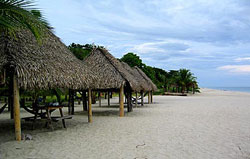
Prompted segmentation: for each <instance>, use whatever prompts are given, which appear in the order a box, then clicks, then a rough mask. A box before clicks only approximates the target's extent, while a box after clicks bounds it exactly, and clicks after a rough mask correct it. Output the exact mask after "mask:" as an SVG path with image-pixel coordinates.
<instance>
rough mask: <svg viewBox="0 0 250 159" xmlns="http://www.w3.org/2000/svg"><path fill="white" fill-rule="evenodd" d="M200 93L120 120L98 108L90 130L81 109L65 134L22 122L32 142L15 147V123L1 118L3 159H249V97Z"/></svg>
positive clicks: (161, 101) (166, 99)
mask: <svg viewBox="0 0 250 159" xmlns="http://www.w3.org/2000/svg"><path fill="white" fill-rule="evenodd" d="M202 92H203V93H201V94H199V95H195V96H188V97H173V96H156V97H154V102H155V103H154V104H151V105H148V104H146V105H145V106H144V107H138V108H135V109H134V111H133V112H132V113H126V114H125V117H124V118H120V117H118V114H119V109H118V107H114V106H113V107H112V108H107V107H102V108H99V107H98V106H94V108H93V123H92V124H89V123H87V116H86V113H85V112H82V107H80V106H78V107H76V111H77V113H76V115H75V116H74V118H73V119H72V120H67V121H66V124H67V129H63V128H62V125H61V123H54V124H53V125H54V127H55V130H54V131H53V132H51V131H49V130H47V129H45V128H42V127H43V126H44V123H37V124H36V130H31V128H29V127H30V126H31V124H29V123H27V122H26V123H25V122H22V127H23V132H24V133H29V134H31V135H32V137H33V140H31V141H22V142H16V141H14V133H13V121H11V120H9V119H8V117H9V114H8V113H7V112H5V113H4V114H1V115H0V158H29V159H33V158H43V159H45V158H46V159H47V158H48V159H54V158H65V159H67V158H96V159H100V158H107V159H112V158H114V159H122V158H124V159H134V158H138V159H139V158H148V159H166V158H170V159H173V158H174V159H175V158H176V159H179V158H183V159H189V158H190V159H194V158H195V159H206V158H207V159H213V158H216V159H223V158H225V159H230V158H232V159H236V158H238V159H250V94H248V93H240V92H229V91H216V90H210V89H203V90H202ZM117 100H118V99H117V98H116V99H113V100H112V103H113V104H116V105H117V102H118V101H117ZM145 100H146V101H147V98H145ZM102 103H104V104H105V102H104V101H103V102H102ZM97 105H98V103H97ZM64 111H67V109H66V108H64ZM25 115H27V113H24V112H22V116H25Z"/></svg>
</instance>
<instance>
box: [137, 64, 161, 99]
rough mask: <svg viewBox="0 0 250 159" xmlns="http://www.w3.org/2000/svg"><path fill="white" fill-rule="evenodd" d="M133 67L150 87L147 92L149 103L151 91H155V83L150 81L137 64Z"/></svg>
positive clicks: (151, 95) (151, 96) (151, 97)
mask: <svg viewBox="0 0 250 159" xmlns="http://www.w3.org/2000/svg"><path fill="white" fill-rule="evenodd" d="M135 69H136V70H137V71H138V73H139V74H140V75H141V76H142V77H143V78H144V79H145V80H146V81H147V83H148V85H149V86H150V89H149V91H148V93H149V98H148V99H149V100H148V101H149V103H152V102H153V92H155V91H157V87H156V85H155V84H154V83H153V82H152V80H151V79H150V78H149V77H148V76H147V75H146V74H145V73H144V72H143V71H142V70H141V69H140V68H138V67H137V66H136V67H135Z"/></svg>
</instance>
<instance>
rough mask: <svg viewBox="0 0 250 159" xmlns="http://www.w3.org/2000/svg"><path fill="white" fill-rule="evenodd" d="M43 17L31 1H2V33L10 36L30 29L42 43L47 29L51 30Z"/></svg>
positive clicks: (0, 14)
mask: <svg viewBox="0 0 250 159" xmlns="http://www.w3.org/2000/svg"><path fill="white" fill-rule="evenodd" d="M51 28H52V27H50V26H49V23H48V22H47V21H46V20H45V19H44V18H43V17H42V14H41V11H40V10H38V9H36V8H35V5H34V2H33V1H31V0H0V31H1V32H6V33H8V34H10V35H13V34H15V32H17V31H19V30H20V29H28V30H30V31H31V32H32V33H33V35H34V36H35V37H36V39H37V40H38V41H41V39H42V36H43V33H44V32H45V30H46V29H51Z"/></svg>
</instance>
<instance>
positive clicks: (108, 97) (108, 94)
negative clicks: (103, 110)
mask: <svg viewBox="0 0 250 159" xmlns="http://www.w3.org/2000/svg"><path fill="white" fill-rule="evenodd" d="M108 106H110V92H108Z"/></svg>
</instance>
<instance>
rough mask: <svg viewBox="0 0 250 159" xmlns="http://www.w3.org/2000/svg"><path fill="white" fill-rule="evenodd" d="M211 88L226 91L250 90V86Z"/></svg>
mask: <svg viewBox="0 0 250 159" xmlns="http://www.w3.org/2000/svg"><path fill="white" fill-rule="evenodd" d="M210 88H211V89H218V90H224V91H237V92H249V93H250V87H210Z"/></svg>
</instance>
